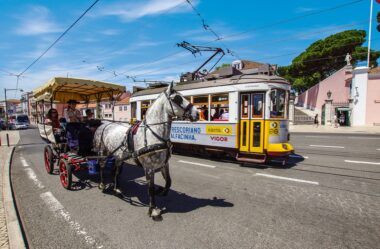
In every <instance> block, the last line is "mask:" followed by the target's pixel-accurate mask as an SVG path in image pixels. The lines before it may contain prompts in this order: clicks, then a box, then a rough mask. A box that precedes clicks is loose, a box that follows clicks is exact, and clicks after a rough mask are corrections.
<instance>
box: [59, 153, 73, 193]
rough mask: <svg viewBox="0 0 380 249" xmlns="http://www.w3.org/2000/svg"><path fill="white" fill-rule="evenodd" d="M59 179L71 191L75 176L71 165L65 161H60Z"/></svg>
mask: <svg viewBox="0 0 380 249" xmlns="http://www.w3.org/2000/svg"><path fill="white" fill-rule="evenodd" d="M59 179H60V180H61V184H62V186H63V187H64V188H65V189H67V190H71V185H72V182H73V175H72V172H71V165H70V164H69V163H68V162H67V161H66V160H65V159H61V160H60V161H59Z"/></svg>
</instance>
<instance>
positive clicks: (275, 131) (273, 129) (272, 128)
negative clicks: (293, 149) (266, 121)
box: [269, 122, 280, 136]
mask: <svg viewBox="0 0 380 249" xmlns="http://www.w3.org/2000/svg"><path fill="white" fill-rule="evenodd" d="M279 128H280V123H279V122H270V125H269V136H279V135H280V131H279Z"/></svg>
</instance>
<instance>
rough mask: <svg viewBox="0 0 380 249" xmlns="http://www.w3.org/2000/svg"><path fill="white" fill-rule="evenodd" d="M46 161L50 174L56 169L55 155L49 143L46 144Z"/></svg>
mask: <svg viewBox="0 0 380 249" xmlns="http://www.w3.org/2000/svg"><path fill="white" fill-rule="evenodd" d="M44 159H45V160H44V161H45V169H46V171H47V172H48V173H49V174H52V173H53V170H54V155H53V150H52V149H51V147H50V146H49V145H46V146H45V149H44Z"/></svg>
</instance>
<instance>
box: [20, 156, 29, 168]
mask: <svg viewBox="0 0 380 249" xmlns="http://www.w3.org/2000/svg"><path fill="white" fill-rule="evenodd" d="M20 159H21V163H22V166H24V167H29V164H28V163H27V162H26V160H25V158H23V157H20Z"/></svg>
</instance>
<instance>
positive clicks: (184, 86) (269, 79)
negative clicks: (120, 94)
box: [132, 74, 290, 97]
mask: <svg viewBox="0 0 380 249" xmlns="http://www.w3.org/2000/svg"><path fill="white" fill-rule="evenodd" d="M247 83H280V84H287V85H289V84H290V83H289V82H288V81H287V80H286V79H284V78H282V77H279V76H275V75H262V74H260V75H236V76H232V77H230V78H224V79H216V80H209V81H199V82H189V83H188V82H185V83H179V84H177V85H175V86H174V89H175V90H177V91H183V90H193V89H200V88H208V87H218V86H228V85H236V84H247ZM164 89H165V87H159V88H147V89H144V90H140V91H138V92H135V93H133V94H132V97H137V96H143V95H150V94H157V93H161V92H162V91H163V90H164Z"/></svg>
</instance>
